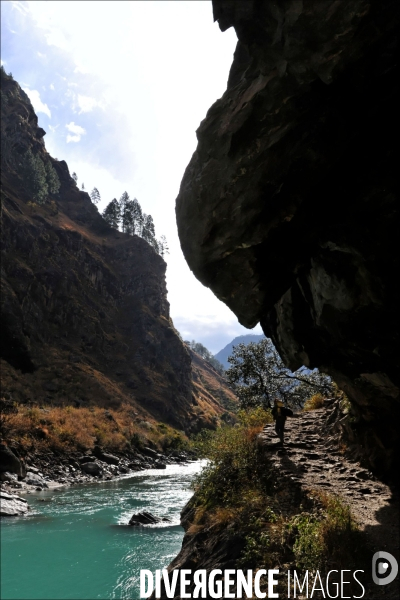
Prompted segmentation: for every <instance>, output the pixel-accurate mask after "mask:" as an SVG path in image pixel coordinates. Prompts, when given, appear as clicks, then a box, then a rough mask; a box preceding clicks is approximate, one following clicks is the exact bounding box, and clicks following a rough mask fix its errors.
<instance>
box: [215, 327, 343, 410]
mask: <svg viewBox="0 0 400 600" xmlns="http://www.w3.org/2000/svg"><path fill="white" fill-rule="evenodd" d="M228 362H229V363H230V364H231V365H232V366H231V367H230V368H229V369H228V370H227V371H226V377H227V378H228V381H229V382H230V383H231V384H233V386H234V388H235V391H236V394H237V396H238V398H239V400H240V403H241V405H242V407H243V408H251V407H256V406H262V407H264V408H270V407H271V405H272V402H273V400H274V399H275V398H280V399H281V400H285V401H286V402H287V403H288V404H290V405H292V406H295V405H297V406H302V405H303V404H304V402H305V401H306V400H307V399H308V398H309V397H310V396H312V395H313V394H315V393H317V392H320V393H322V394H325V395H327V394H329V395H330V394H332V393H333V391H334V390H333V385H332V381H331V379H330V378H329V377H328V376H327V375H324V374H322V373H320V372H319V371H317V370H316V369H314V371H309V370H307V369H304V368H301V369H299V370H298V371H296V372H295V373H292V371H290V370H289V369H288V368H287V367H286V366H285V365H284V363H283V361H282V359H281V357H280V356H279V354H278V352H277V351H276V349H275V347H274V345H273V343H272V342H271V340H270V339H268V338H265V339H263V340H261V341H260V342H258V343H255V342H250V344H248V345H247V346H246V345H245V344H239V345H238V346H234V348H233V353H232V354H231V356H229V358H228Z"/></svg>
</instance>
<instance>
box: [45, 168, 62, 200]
mask: <svg viewBox="0 0 400 600" xmlns="http://www.w3.org/2000/svg"><path fill="white" fill-rule="evenodd" d="M45 169H46V181H47V186H48V188H49V192H50V193H51V194H58V191H59V189H60V185H61V184H60V180H59V178H58V175H57V171H56V170H55V168H54V167H53V165H52V164H51V162H50V161H48V162H47V163H46V164H45Z"/></svg>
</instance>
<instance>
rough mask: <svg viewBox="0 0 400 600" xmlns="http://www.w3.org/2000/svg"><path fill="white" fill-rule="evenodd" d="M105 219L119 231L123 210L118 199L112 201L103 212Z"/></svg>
mask: <svg viewBox="0 0 400 600" xmlns="http://www.w3.org/2000/svg"><path fill="white" fill-rule="evenodd" d="M102 216H103V219H104V220H105V221H107V223H108V224H109V225H110V226H111V227H112V228H113V229H118V227H119V222H120V220H121V210H120V206H119V202H118V200H117V199H116V198H114V199H113V200H111V202H110V203H109V204H107V206H106V207H105V209H104V210H103V215H102Z"/></svg>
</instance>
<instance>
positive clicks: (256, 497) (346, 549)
mask: <svg viewBox="0 0 400 600" xmlns="http://www.w3.org/2000/svg"><path fill="white" fill-rule="evenodd" d="M238 416H239V419H240V424H239V425H237V426H235V427H230V428H229V427H224V428H221V429H219V430H218V431H216V432H214V433H211V432H207V433H203V434H202V435H201V436H198V438H197V440H196V443H197V447H198V448H199V450H200V452H201V453H202V455H203V456H206V457H207V458H208V459H209V461H210V462H209V463H208V465H207V466H206V468H205V469H204V470H203V471H202V473H201V474H200V475H199V477H198V478H197V481H196V482H195V489H196V495H195V497H194V515H195V516H194V519H193V523H192V526H191V528H190V529H189V533H192V534H196V533H198V532H201V531H203V530H207V531H210V530H213V531H216V532H218V531H222V530H224V531H225V530H227V528H228V530H229V531H231V532H232V534H234V535H240V536H241V537H242V539H243V541H244V548H243V552H242V555H241V558H240V567H241V568H243V567H246V565H247V566H248V567H249V568H250V567H251V568H253V569H255V568H257V567H260V568H261V567H262V568H265V566H266V565H268V566H271V565H274V564H282V563H283V562H288V563H290V564H292V565H295V567H294V568H296V569H298V570H299V571H302V570H305V569H309V570H310V571H315V570H316V569H320V570H324V569H329V568H334V569H339V570H340V569H341V568H345V569H351V568H352V566H353V565H355V566H356V567H355V568H360V567H359V566H357V565H360V564H363V563H362V561H363V560H364V558H365V557H364V550H363V548H364V547H365V540H364V539H363V536H362V534H361V533H360V532H359V531H358V528H357V526H356V524H355V522H354V520H353V518H352V515H351V513H350V509H349V508H348V506H347V505H345V504H344V503H343V502H342V501H341V500H340V499H339V498H337V497H335V496H330V495H328V494H325V493H319V492H311V493H309V495H308V496H307V497H304V496H302V497H300V496H299V497H298V498H297V499H296V498H295V497H294V496H293V495H292V494H291V490H290V486H288V483H287V482H283V481H282V479H281V476H280V474H279V473H277V472H276V471H275V470H274V468H272V466H271V464H270V463H269V461H268V458H266V455H265V453H264V452H263V450H262V448H261V447H260V446H259V445H258V444H257V439H256V438H257V434H258V432H259V431H260V430H261V428H262V426H263V424H264V423H265V422H267V421H271V420H272V418H271V414H270V411H263V409H261V408H258V409H256V410H255V411H254V410H251V411H240V413H239V415H238Z"/></svg>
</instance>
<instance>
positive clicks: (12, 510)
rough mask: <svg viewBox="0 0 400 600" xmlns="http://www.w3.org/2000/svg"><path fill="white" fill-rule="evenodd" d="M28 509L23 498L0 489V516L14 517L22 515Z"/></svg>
mask: <svg viewBox="0 0 400 600" xmlns="http://www.w3.org/2000/svg"><path fill="white" fill-rule="evenodd" d="M28 510H30V507H29V505H28V503H27V501H26V500H25V498H20V497H19V496H16V495H14V494H9V493H8V492H4V491H0V516H1V517H16V516H18V515H24V514H25V513H27V512H28Z"/></svg>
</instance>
